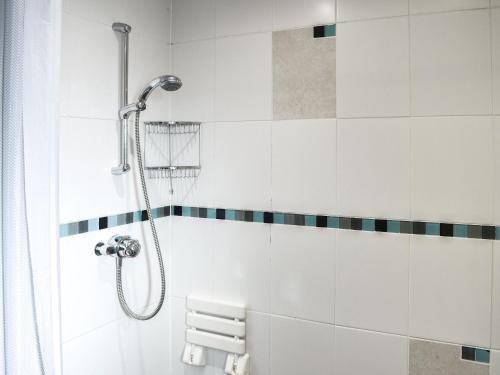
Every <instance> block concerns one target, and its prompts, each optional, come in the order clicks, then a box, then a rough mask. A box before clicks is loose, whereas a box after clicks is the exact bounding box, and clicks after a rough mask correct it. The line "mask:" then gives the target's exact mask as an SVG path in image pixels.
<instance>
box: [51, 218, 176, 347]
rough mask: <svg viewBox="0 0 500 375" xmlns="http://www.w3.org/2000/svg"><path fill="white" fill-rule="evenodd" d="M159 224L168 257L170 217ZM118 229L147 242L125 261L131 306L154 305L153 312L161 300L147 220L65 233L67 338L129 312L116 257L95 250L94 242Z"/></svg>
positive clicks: (125, 284) (64, 315) (63, 299)
mask: <svg viewBox="0 0 500 375" xmlns="http://www.w3.org/2000/svg"><path fill="white" fill-rule="evenodd" d="M156 225H157V229H158V234H159V239H160V244H161V250H162V253H163V256H164V259H168V258H167V255H168V253H169V246H168V218H162V219H158V220H157V221H156ZM117 233H126V234H129V235H131V236H132V237H133V238H137V239H138V240H139V241H140V243H141V246H142V251H141V254H140V255H139V256H138V257H137V258H134V259H133V260H130V261H126V262H125V264H124V269H123V289H124V291H125V295H126V297H127V302H128V303H129V306H130V307H131V308H132V309H133V311H141V310H143V309H144V307H145V306H149V307H148V309H147V311H150V310H151V309H152V308H153V306H152V305H155V304H156V303H157V301H158V299H159V295H160V274H159V268H158V264H157V259H156V253H155V250H154V243H153V239H152V237H151V232H150V228H149V226H148V224H147V222H144V223H134V224H129V225H125V226H121V227H120V228H109V229H106V230H100V231H95V232H90V233H87V234H81V235H75V236H70V237H65V238H62V239H61V251H60V262H61V313H62V337H63V341H68V340H70V339H73V338H75V337H77V336H79V335H82V334H85V333H87V332H90V331H91V330H93V329H96V328H98V327H100V326H103V325H104V324H106V323H109V322H111V321H113V320H116V319H117V318H121V317H123V316H124V314H123V312H122V311H121V309H120V305H119V303H118V298H117V296H116V284H115V260H114V259H113V258H111V257H97V256H96V255H95V253H94V246H95V245H96V244H97V243H98V242H107V241H108V240H109V238H111V236H113V235H115V234H117ZM167 276H168V275H167ZM97 306H98V308H97Z"/></svg>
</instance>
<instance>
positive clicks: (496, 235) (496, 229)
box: [495, 227, 500, 240]
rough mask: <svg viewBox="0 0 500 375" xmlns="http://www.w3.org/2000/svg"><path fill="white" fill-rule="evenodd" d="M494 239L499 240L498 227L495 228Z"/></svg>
mask: <svg viewBox="0 0 500 375" xmlns="http://www.w3.org/2000/svg"><path fill="white" fill-rule="evenodd" d="M495 237H496V239H497V240H500V227H496V228H495Z"/></svg>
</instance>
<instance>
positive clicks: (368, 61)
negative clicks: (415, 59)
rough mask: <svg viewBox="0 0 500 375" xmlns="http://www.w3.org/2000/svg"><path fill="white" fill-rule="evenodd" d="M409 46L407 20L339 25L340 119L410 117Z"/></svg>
mask: <svg viewBox="0 0 500 375" xmlns="http://www.w3.org/2000/svg"><path fill="white" fill-rule="evenodd" d="M408 43H409V36H408V17H398V18H390V19H382V20H375V21H363V22H354V23H341V24H339V25H338V30H337V115H338V117H339V118H343V117H384V116H405V115H408V114H409V108H410V98H409V95H410V87H409V85H410V76H409V59H410V58H409V48H408Z"/></svg>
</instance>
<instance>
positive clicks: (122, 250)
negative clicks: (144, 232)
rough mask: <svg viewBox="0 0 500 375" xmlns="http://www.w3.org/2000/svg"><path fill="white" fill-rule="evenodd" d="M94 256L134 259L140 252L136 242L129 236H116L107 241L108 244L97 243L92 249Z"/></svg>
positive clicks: (139, 246)
mask: <svg viewBox="0 0 500 375" xmlns="http://www.w3.org/2000/svg"><path fill="white" fill-rule="evenodd" d="M94 251H95V255H97V256H101V255H111V256H113V257H115V258H135V257H136V256H137V255H139V252H140V251H141V245H140V243H139V241H138V240H135V239H133V238H132V237H130V236H122V235H119V234H118V235H116V236H113V237H111V238H110V239H109V241H108V243H107V244H105V243H104V242H99V243H98V244H97V245H95V248H94Z"/></svg>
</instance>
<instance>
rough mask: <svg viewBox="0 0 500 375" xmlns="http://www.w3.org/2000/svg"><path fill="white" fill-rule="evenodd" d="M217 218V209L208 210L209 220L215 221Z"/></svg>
mask: <svg viewBox="0 0 500 375" xmlns="http://www.w3.org/2000/svg"><path fill="white" fill-rule="evenodd" d="M216 216H217V210H216V209H215V208H207V218H209V219H215V217H216Z"/></svg>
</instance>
